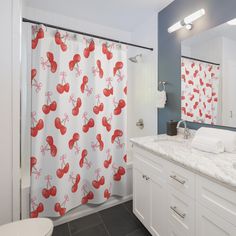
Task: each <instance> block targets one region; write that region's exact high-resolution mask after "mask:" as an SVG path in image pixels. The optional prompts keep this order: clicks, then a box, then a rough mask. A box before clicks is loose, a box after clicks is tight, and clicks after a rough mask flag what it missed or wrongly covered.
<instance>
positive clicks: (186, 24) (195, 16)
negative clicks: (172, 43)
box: [168, 9, 205, 33]
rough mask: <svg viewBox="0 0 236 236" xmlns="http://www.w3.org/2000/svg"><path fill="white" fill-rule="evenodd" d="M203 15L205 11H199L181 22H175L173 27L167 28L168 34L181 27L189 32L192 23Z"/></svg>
mask: <svg viewBox="0 0 236 236" xmlns="http://www.w3.org/2000/svg"><path fill="white" fill-rule="evenodd" d="M204 15H205V10H204V9H201V10H199V11H196V12H194V13H193V14H191V15H189V16H187V17H185V18H184V19H183V20H181V21H178V22H176V23H175V24H174V25H172V26H171V27H169V28H168V32H169V33H173V32H174V31H177V30H179V29H181V28H183V27H186V29H188V30H191V29H192V27H193V22H194V21H195V20H197V19H199V18H200V17H202V16H204Z"/></svg>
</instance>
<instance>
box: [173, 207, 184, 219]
mask: <svg viewBox="0 0 236 236" xmlns="http://www.w3.org/2000/svg"><path fill="white" fill-rule="evenodd" d="M170 209H171V210H172V211H174V212H175V213H176V214H177V215H178V216H180V217H181V218H182V219H184V218H185V217H186V214H185V213H181V212H180V211H179V210H178V208H177V207H176V206H171V207H170Z"/></svg>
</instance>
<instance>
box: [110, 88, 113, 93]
mask: <svg viewBox="0 0 236 236" xmlns="http://www.w3.org/2000/svg"><path fill="white" fill-rule="evenodd" d="M110 94H111V95H113V87H112V88H110Z"/></svg>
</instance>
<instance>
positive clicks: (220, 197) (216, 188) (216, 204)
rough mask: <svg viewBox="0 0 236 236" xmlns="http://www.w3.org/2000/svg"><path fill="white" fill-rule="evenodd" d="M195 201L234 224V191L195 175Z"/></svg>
mask: <svg viewBox="0 0 236 236" xmlns="http://www.w3.org/2000/svg"><path fill="white" fill-rule="evenodd" d="M196 186H197V190H196V191H197V201H198V202H199V203H200V204H202V205H203V206H205V207H207V208H208V209H210V210H212V211H213V212H215V213H216V215H220V216H221V217H222V218H223V219H225V220H227V221H228V222H230V223H232V224H234V225H236V192H234V191H232V190H230V189H227V188H225V187H223V186H221V185H219V184H216V183H214V182H212V181H210V180H208V179H205V178H202V177H200V176H197V180H196Z"/></svg>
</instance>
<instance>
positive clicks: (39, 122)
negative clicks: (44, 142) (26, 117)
mask: <svg viewBox="0 0 236 236" xmlns="http://www.w3.org/2000/svg"><path fill="white" fill-rule="evenodd" d="M43 127H44V122H43V120H42V119H39V120H38V123H37V125H36V128H37V129H38V130H41V129H43Z"/></svg>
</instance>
